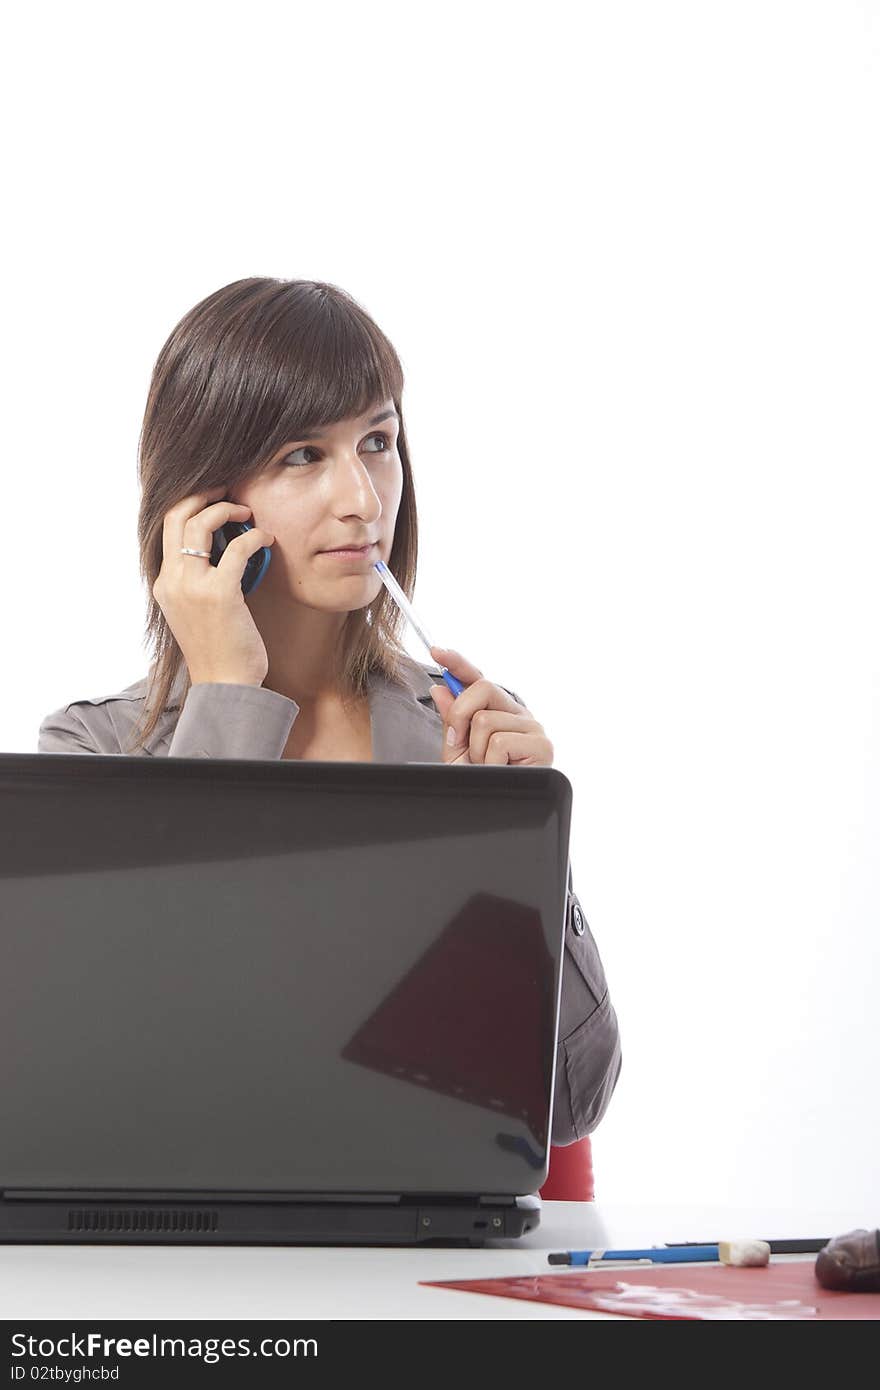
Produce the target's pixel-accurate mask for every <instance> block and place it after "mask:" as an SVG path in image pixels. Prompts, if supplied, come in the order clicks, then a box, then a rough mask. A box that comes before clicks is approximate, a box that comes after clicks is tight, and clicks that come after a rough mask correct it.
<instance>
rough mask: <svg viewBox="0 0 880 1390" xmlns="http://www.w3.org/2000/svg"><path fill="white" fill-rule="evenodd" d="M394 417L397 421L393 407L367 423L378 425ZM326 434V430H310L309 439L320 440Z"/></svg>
mask: <svg viewBox="0 0 880 1390" xmlns="http://www.w3.org/2000/svg"><path fill="white" fill-rule="evenodd" d="M392 415H393V416H394V418H395V419H397V411H396V410H395V409H394V407H393V406H392V407H391V409H390V410H383V411H382V412H381V413H380V414H379V415H374V416H373V418H372V420H368V421H367V424H368V425H378V424H379V423H380V422H381V421H382V420H388V419H389V418H390V417H391V416H392ZM326 433H327V431H326V430H325V429H320V430H309V438H310V439H318V438H320V436H321V435H322V434H326Z"/></svg>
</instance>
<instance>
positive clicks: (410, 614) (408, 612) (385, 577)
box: [373, 560, 464, 695]
mask: <svg viewBox="0 0 880 1390" xmlns="http://www.w3.org/2000/svg"><path fill="white" fill-rule="evenodd" d="M373 569H374V570H376V571H377V572H378V574H379V578H380V579H381V580H382V583H383V584H384V585H385V588H386V589H387V590H388V592H389V594H390V595H391V597H392V598H393V599H394V601H395V603H396V604H397V606H398V608H399V609H400V610H401V612H402V613H403V615H404V617H407V618H409V620H410V622H411V623H412V625H413V627H414V628H415V630H416V632H417V633H418V634H419V636H420V637H421V639H422V641H423V642H424V644H425V646H426V647H427V648H428V655H429V656H430V658H431V660H432V661H433V660H434V653H433V652H432V651H431V648H432V647H433V645H434V643H433V642H432V641H431V640H430V638H429V637H428V634H427V632H426V630H425V626H424V624H423V623H421V622H420V621H419V619H418V618H417V617H416V614H415V610H414V608H413V606H412V604H411V603H410V601H409V599H408V598H407V596H406V594H405V593H404V592H403V590H402V589H401V587H400V585H399V584H398V582H397V580H396V579H395V578H394V575H393V574H392V573H391V571H390V569H389V568H388V566H387V565H386V563H385V561H384V560H377V561H376V563H375V564H374V566H373ZM440 674H441V676H442V677H443V679H444V680H445V682H446V684H447V685H448V686H449V689H450V690H451V691H452V693H453V695H460V694H461V692H462V691H463V690H464V686H463V685H462V683H461V681H460V680H456V678H455V676H453V674H452V672H451V671H447V669H446V667H445V666H443V667H442V668H441V671H440Z"/></svg>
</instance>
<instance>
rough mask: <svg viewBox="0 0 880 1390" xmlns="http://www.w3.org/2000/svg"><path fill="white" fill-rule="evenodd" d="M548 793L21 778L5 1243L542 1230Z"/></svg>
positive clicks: (476, 1239)
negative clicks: (539, 1225) (538, 1228)
mask: <svg viewBox="0 0 880 1390" xmlns="http://www.w3.org/2000/svg"><path fill="white" fill-rule="evenodd" d="M571 800H572V793H571V785H570V783H569V782H568V780H567V778H566V777H565V776H564V775H563V774H562V773H561V772H559V771H558V770H557V769H554V768H544V767H541V768H537V767H535V768H532V767H525V768H522V767H518V768H509V767H500V766H489V767H485V766H483V767H468V766H464V767H451V766H447V765H444V764H435V763H347V762H299V761H295V760H279V761H273V760H264V759H257V760H249V759H212V760H205V759H202V758H162V759H158V758H157V759H155V760H153V759H149V758H137V757H133V756H110V755H90V756H84V755H81V754H61V753H53V754H45V753H43V754H30V753H28V754H21V753H3V754H0V866H2V875H3V885H2V898H0V1241H5V1242H29V1241H49V1242H53V1243H65V1242H77V1243H82V1242H126V1243H128V1242H138V1243H157V1242H161V1243H186V1244H190V1243H200V1244H201V1243H205V1244H238V1243H245V1244H296V1245H301V1244H311V1243H327V1244H345V1245H350V1244H377V1245H382V1244H393V1245H410V1244H416V1243H422V1242H432V1243H438V1242H440V1243H450V1242H451V1243H456V1244H458V1243H462V1244H470V1245H481V1244H483V1243H484V1242H485V1241H486V1240H491V1239H492V1238H493V1237H504V1238H510V1237H519V1236H521V1235H523V1234H524V1233H525V1232H527V1231H530V1230H534V1229H535V1227H536V1226H537V1225H538V1223H539V1220H540V1209H541V1203H540V1197H539V1195H538V1191H539V1188H540V1187H541V1185H542V1184H543V1182H544V1180H545V1179H546V1176H547V1171H548V1166H549V1143H550V1123H551V1115H552V1105H553V1086H554V1079H555V1078H554V1063H555V1055H556V1048H555V1038H556V1030H557V1022H558V1012H559V999H560V986H561V977H562V955H563V942H564V929H565V909H566V890H567V868H568V853H569V846H568V841H569V828H570V815H571Z"/></svg>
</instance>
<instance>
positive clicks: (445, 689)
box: [431, 647, 553, 767]
mask: <svg viewBox="0 0 880 1390" xmlns="http://www.w3.org/2000/svg"><path fill="white" fill-rule="evenodd" d="M431 655H432V656H433V658H434V660H435V661H436V662H437V663H438V665H440V666H445V667H446V669H447V671H449V672H451V674H452V675H453V676H457V677H458V679H459V680H460V681H461V682H462V684H463V685H464V687H465V689H464V690H463V691H462V692H461V694H460V695H453V693H452V691H451V690H450V689H449V686H448V685H446V684H444V683H443V682H441V683H440V684H439V685H432V686H431V696H432V698H433V700H434V704H435V705H436V707H437V710H438V711H439V713H440V716H441V718H442V720H443V761H444V763H501V764H502V765H503V764H506V763H510V764H512V765H513V764H516V765H519V766H521V767H552V766H553V744H552V743H551V742H550V740H549V738H547V736H546V734H545V733H544V726H543V725H542V724H539V723H538V721H537V719H535V718H533V716H532V713H531V710H528V709H526V707H525V705H518V704H517V702H516V700H514V698H513V696H512V695H508V693H507V691H506V690H502V689H501V686H500V685H493V684H492V682H491V681H487V680H484V679H483V673H482V671H479V670H477V667H476V666H474V665H473V663H472V662H470V661H468V660H467V658H466V657H463V656H462V655H461V653H460V652H455V651H452V650H451V649H450V650H446V649H445V648H443V647H432V648H431ZM450 729H452V730H453V731H454V738H455V742H454V744H453V745H450V744H449V743H448V742H447V737H446V736H447V732H448V731H449V730H450Z"/></svg>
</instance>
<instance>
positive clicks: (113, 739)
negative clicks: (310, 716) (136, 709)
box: [37, 681, 299, 758]
mask: <svg viewBox="0 0 880 1390" xmlns="http://www.w3.org/2000/svg"><path fill="white" fill-rule="evenodd" d="M119 706H120V702H119V701H116V700H114V699H113V698H110V699H106V700H97V701H95V700H78V701H74V703H73V704H70V705H67V706H65V707H64V708H62V709H58V710H53V712H52V713H51V714H47V715H46V718H45V719H44V720H43V722H42V724H41V725H40V729H39V734H38V737H37V752H38V753H103V754H108V753H116V754H118V753H122V752H124V751H125V748H124V746H123V745H124V743H125V739H126V737H127V736H128V727H127V725H126V724H124V723H120V722H118V719H119V713H118V712H119ZM125 707H126V709H127V708H129V707H130V706H129V704H128V702H125ZM114 710H116V714H115V715H114ZM298 713H299V705H298V704H297V703H296V701H295V700H289V699H288V698H287V696H286V695H279V694H278V692H277V691H276V690H267V689H265V688H264V687H263V686H253V685H231V684H226V683H224V682H221V681H217V682H212V683H207V682H206V683H204V684H198V685H194V686H191V687H190V689H189V691H188V692H187V696H186V700H185V701H184V706H183V709H182V710H181V712H180V715H179V717H178V720H177V723H176V725H175V727H174V733H173V734H172V737H171V742H170V744H169V745H168V756H169V757H176V758H280V757H281V754H282V753H283V752H284V745H285V744H286V742H287V738H288V735H289V733H290V730H291V728H292V727H293V721H294V719H295V718H296V716H297V714H298Z"/></svg>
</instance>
